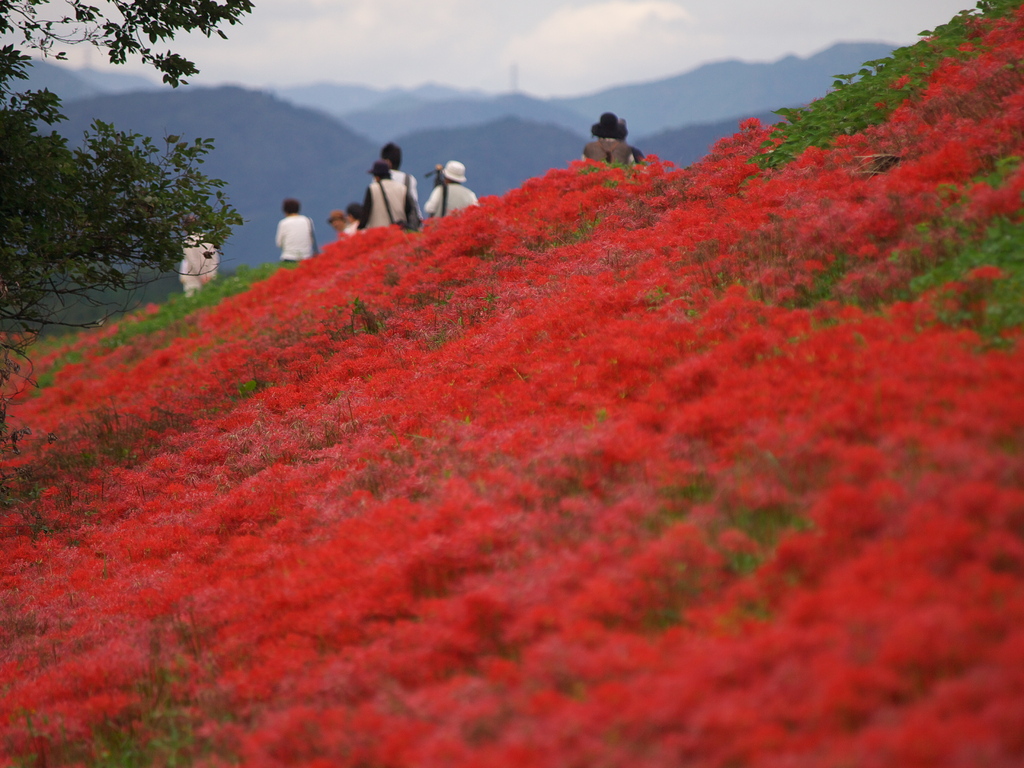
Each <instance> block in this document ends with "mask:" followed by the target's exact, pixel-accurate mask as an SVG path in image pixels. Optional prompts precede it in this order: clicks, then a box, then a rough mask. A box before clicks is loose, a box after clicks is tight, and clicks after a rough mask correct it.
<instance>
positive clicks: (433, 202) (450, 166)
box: [423, 160, 477, 219]
mask: <svg viewBox="0 0 1024 768" xmlns="http://www.w3.org/2000/svg"><path fill="white" fill-rule="evenodd" d="M438 170H439V171H440V173H439V174H438V184H437V185H436V186H435V187H434V189H433V191H432V192H431V193H430V197H428V198H427V202H426V203H424V205H423V211H424V212H425V213H426V214H427V215H428V216H430V217H431V218H434V219H440V218H442V217H443V216H447V215H448V214H449V213H451V212H452V211H457V210H459V209H460V208H468V207H469V206H471V205H476V204H477V197H476V194H475V193H474V192H473V190H471V189H470V188H469V187H467V186H465V183H466V166H465V165H463V164H462V163H460V162H459V161H458V160H449V161H448V162H447V163H445V164H444V168H441V167H440V166H438Z"/></svg>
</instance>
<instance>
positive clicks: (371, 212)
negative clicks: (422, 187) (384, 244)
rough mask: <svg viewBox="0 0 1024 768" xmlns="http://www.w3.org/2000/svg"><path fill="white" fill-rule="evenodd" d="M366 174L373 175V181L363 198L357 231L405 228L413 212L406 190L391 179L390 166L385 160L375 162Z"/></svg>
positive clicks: (410, 199)
mask: <svg viewBox="0 0 1024 768" xmlns="http://www.w3.org/2000/svg"><path fill="white" fill-rule="evenodd" d="M368 173H371V174H373V181H371V182H370V186H368V187H367V188H366V196H365V197H364V198H363V215H362V216H361V217H360V218H359V229H373V228H375V227H390V226H391V225H393V224H398V225H400V226H405V225H406V223H407V222H409V221H410V220H411V218H412V216H413V215H414V211H415V209H414V207H413V204H412V198H410V196H409V194H408V188H407V187H405V186H404V185H402V184H399V183H398V182H397V181H395V180H394V179H392V178H391V166H390V165H388V162H387V161H386V160H378V161H377V162H375V163H374V164H373V168H371V169H370V170H369V171H368Z"/></svg>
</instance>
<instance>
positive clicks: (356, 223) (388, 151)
mask: <svg viewBox="0 0 1024 768" xmlns="http://www.w3.org/2000/svg"><path fill="white" fill-rule="evenodd" d="M590 132H591V134H592V135H593V141H590V142H588V143H587V144H586V145H585V146H584V147H583V159H584V160H597V161H599V162H606V163H619V164H623V165H632V164H634V163H637V162H639V161H640V160H642V159H643V158H644V154H643V152H641V151H640V150H639V149H637V148H636V147H632V146H630V145H629V144H627V143H626V137H627V135H628V134H629V131H628V130H627V128H626V121H625V120H623V119H622V118H620V117H618V116H617V115H616V114H615V113H613V112H605V113H604V114H603V115H601V117H600V119H599V120H598V121H597V122H596V123H595V124H594V125H593V126H591V129H590ZM401 167H402V149H401V147H399V146H398V145H397V144H395V143H393V142H389V143H387V144H385V145H384V147H383V148H382V149H381V151H380V159H378V160H376V161H374V163H373V166H372V167H371V168H370V170H369V171H368V173H369V174H370V175H371V176H372V177H373V178H372V180H371V181H370V183H369V185H368V186H367V188H366V193H365V194H364V196H363V202H362V203H350V204H349V205H348V206H347V207H346V208H345V209H344V210H334V211H331V213H330V215H329V216H328V218H327V222H328V223H329V224H330V225H331V226H332V227H333V228H334V230H335V231H336V232H337V233H338V236H339V237H343V236H347V235H353V234H355V233H357V232H359V231H361V230H364V229H373V228H375V227H392V226H398V227H402V228H403V229H406V230H411V231H417V230H420V229H422V227H423V222H424V214H426V215H427V217H429V218H435V219H436V218H443V217H445V216H448V215H449V214H451V213H454V212H455V211H458V210H460V209H462V208H468V207H470V206H473V205H477V202H478V201H477V196H476V194H475V193H474V192H473V190H471V189H470V188H469V187H467V186H466V166H465V165H464V164H463V163H461V162H459V161H458V160H449V161H448V162H447V163H445V164H444V165H443V166H441V165H437V166H435V169H434V171H432V172H431V174H429V175H433V176H434V188H433V190H431V192H430V196H429V197H428V198H427V202H426V203H424V204H423V207H422V209H421V208H420V202H419V191H418V189H417V184H416V177H415V176H413V175H412V174H410V173H407V172H405V171H403V170H401ZM282 210H283V212H284V218H283V219H281V220H280V221H279V222H278V224H277V235H276V237H275V243H276V244H277V247H278V248H280V249H281V261H284V262H299V261H304V260H305V259H308V258H311V257H312V256H315V255H316V254H317V252H318V250H319V249H318V248H317V244H316V231H315V228H314V226H313V220H312V219H310V218H309V217H308V216H304V215H303V214H302V213H301V212H300V211H301V205H300V203H299V201H298V200H296V199H295V198H292V197H289V198H287V199H285V201H284V203H283V204H282ZM201 239H202V238H199V237H192V238H190V240H189V242H188V244H187V247H186V248H185V254H184V260H183V261H182V263H181V269H180V275H181V283H182V287H183V288H184V291H185V295H186V296H191V295H192V294H193V293H195V292H196V291H198V290H199V289H200V288H202V287H203V285H205V284H206V283H207V282H209V281H210V280H211V279H213V277H215V276H216V274H217V267H218V264H219V259H220V254H219V252H218V251H217V249H216V248H215V247H214V246H212V245H210V244H209V243H204V242H201Z"/></svg>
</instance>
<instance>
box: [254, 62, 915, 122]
mask: <svg viewBox="0 0 1024 768" xmlns="http://www.w3.org/2000/svg"><path fill="white" fill-rule="evenodd" d="M896 47H897V46H896V45H894V44H891V43H874V42H869V43H838V44H836V45H833V46H832V47H830V48H828V49H826V50H824V51H822V52H820V53H817V54H815V55H813V56H809V57H807V58H799V57H797V56H787V57H785V58H783V59H780V60H779V61H775V62H771V63H748V62H742V61H722V62H716V63H712V64H705V65H703V66H701V67H697V68H696V69H694V70H691V71H689V72H686V73H684V74H681V75H677V76H675V77H671V78H668V79H664V80H656V81H653V82H647V83H637V84H633V85H628V86H622V87H616V88H609V89H605V90H601V91H598V92H596V93H594V94H591V95H588V96H578V97H572V98H552V99H539V98H535V97H532V96H528V95H526V94H520V93H513V94H500V95H490V94H485V93H482V92H479V91H455V92H453V90H452V89H450V88H443V87H439V86H423V87H421V88H417V89H412V90H408V91H402V90H399V89H390V90H384V91H374V90H373V89H369V88H364V87H360V86H330V85H319V86H303V87H300V88H277V89H275V90H274V92H275V93H276V94H277V95H278V96H280V97H281V98H283V99H285V100H286V101H290V102H292V103H294V104H298V105H300V106H305V107H312V108H314V109H320V110H322V111H324V112H327V113H328V114H330V115H333V116H335V117H337V118H339V119H340V120H342V122H344V123H345V124H346V125H348V126H349V127H351V128H352V129H354V130H356V131H358V132H360V133H362V134H364V135H366V136H372V137H374V138H376V139H377V140H380V141H388V140H391V139H394V138H395V137H397V136H401V135H403V134H406V133H410V132H412V131H416V130H426V129H431V128H449V127H456V126H459V127H466V126H469V125H479V124H483V123H487V122H491V121H492V120H495V119H497V118H500V117H504V116H506V115H515V116H517V117H521V118H523V119H526V120H534V121H537V122H547V123H553V124H555V125H560V126H562V127H563V128H567V129H568V130H570V131H575V132H576V133H579V134H582V135H584V136H585V135H587V134H589V133H590V126H591V125H593V124H594V123H596V122H597V120H598V118H599V117H600V115H601V113H602V112H608V111H611V112H615V113H617V114H618V115H620V116H623V117H625V118H626V119H627V120H628V122H629V127H630V131H631V132H632V133H633V134H634V135H638V136H647V135H650V134H654V133H658V132H661V131H666V130H670V129H673V128H683V127H685V126H688V125H699V124H706V123H714V122H718V121H721V120H726V119H730V118H732V117H735V116H737V115H744V114H753V113H755V112H767V111H770V110H773V109H778V108H779V107H783V106H789V105H797V104H806V103H807V102H809V101H811V100H813V99H816V98H820V97H821V96H823V95H824V94H825V92H826V91H827V90H828V88H829V87H830V86H831V85H832V79H833V76H834V75H838V74H845V73H849V72H856V71H857V70H858V69H860V66H861V65H862V64H863V63H864V62H865V61H871V60H874V59H880V58H883V57H885V56H888V55H889V54H890V53H892V51H893V50H894V49H895V48H896Z"/></svg>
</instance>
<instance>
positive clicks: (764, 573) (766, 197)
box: [0, 10, 1024, 768]
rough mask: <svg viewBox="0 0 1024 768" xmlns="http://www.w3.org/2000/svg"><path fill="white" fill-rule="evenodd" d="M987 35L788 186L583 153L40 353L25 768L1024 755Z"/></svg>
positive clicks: (1001, 124) (866, 763) (13, 693)
mask: <svg viewBox="0 0 1024 768" xmlns="http://www.w3.org/2000/svg"><path fill="white" fill-rule="evenodd" d="M972 29H973V32H972V35H973V38H972V42H971V45H970V46H969V48H970V51H969V52H965V55H963V56H959V57H950V58H949V59H948V60H947V61H945V62H944V63H942V64H941V65H940V66H938V67H937V68H936V69H935V70H934V72H932V73H931V74H930V75H929V78H930V79H929V80H928V83H927V87H926V88H925V89H923V90H922V92H921V93H920V94H919V95H917V96H915V97H913V98H908V99H906V100H905V101H904V102H903V103H902V104H901V105H899V106H898V107H897V108H896V109H895V111H893V112H892V114H891V115H890V116H889V118H888V119H887V120H886V121H885V122H884V123H882V124H879V125H876V126H874V127H872V128H869V129H867V130H864V131H860V132H856V133H853V134H851V135H845V136H842V137H841V138H839V139H838V140H837V141H835V142H834V143H833V144H832V145H831V146H829V147H828V148H825V149H821V148H813V147H812V148H810V149H807V150H806V151H803V152H802V153H801V154H800V155H799V157H797V159H796V160H795V161H793V162H791V163H788V164H785V165H781V166H779V167H777V168H772V169H768V170H762V169H760V167H759V166H758V165H757V164H755V163H752V162H751V159H752V158H753V157H754V156H756V155H758V154H759V153H761V152H763V151H764V149H763V147H762V145H763V144H764V142H766V141H767V140H769V133H770V129H769V128H767V127H764V126H762V125H760V124H759V123H757V122H756V121H750V122H747V123H745V124H743V126H742V130H741V131H740V132H739V133H737V134H736V135H735V136H733V137H731V138H729V139H726V140H723V141H721V142H720V143H719V144H718V145H716V147H715V148H714V150H713V151H712V152H711V153H710V154H709V155H708V156H707V157H706V158H705V159H704V160H702V161H701V162H699V163H697V164H694V165H693V166H690V167H688V168H684V169H678V168H675V167H672V166H670V165H667V164H662V163H659V162H658V161H657V160H654V161H653V162H650V163H646V164H643V165H640V166H636V167H634V168H621V167H605V166H600V165H597V164H592V163H581V162H575V163H573V164H572V165H570V166H569V167H568V168H563V169H555V170H552V171H551V172H550V173H548V174H547V175H546V176H545V177H543V178H538V179H534V180H531V181H530V182H528V183H527V184H525V185H524V186H523V187H522V188H520V189H518V190H514V191H513V192H510V193H509V194H507V195H506V196H504V197H502V198H500V199H499V198H493V197H492V198H486V199H484V200H482V204H481V205H480V206H479V207H477V208H473V209H469V210H466V211H462V212H460V213H459V214H458V215H455V216H453V217H451V218H448V219H445V220H443V221H440V222H436V223H432V224H430V225H429V226H428V227H427V229H426V231H425V232H424V233H422V234H407V233H403V232H399V231H397V230H395V231H392V230H372V231H369V232H367V233H365V234H362V235H360V236H357V237H350V238H347V239H343V240H339V241H338V242H336V243H333V244H331V245H330V246H328V247H327V248H326V249H325V250H324V253H323V255H321V256H320V257H318V258H316V259H312V260H310V261H308V262H305V263H303V264H301V265H300V266H299V267H298V268H296V269H280V270H278V271H277V272H275V273H274V274H273V275H272V276H271V277H270V278H269V279H267V280H265V281H262V282H258V283H255V284H254V285H253V286H252V288H251V289H250V290H248V291H246V292H244V293H239V294H237V295H234V296H231V297H228V298H225V299H224V300H223V301H221V302H219V303H218V304H216V305H215V306H200V304H199V303H197V304H196V309H195V311H193V312H190V313H188V314H186V315H185V316H184V318H183V319H176V320H174V321H173V322H166V323H164V324H162V325H161V324H160V323H159V322H154V321H155V320H159V317H160V316H161V315H160V312H161V311H162V310H160V309H158V308H156V307H153V308H151V309H150V310H149V311H148V313H147V312H144V313H141V314H138V315H136V316H134V317H131V318H128V319H125V320H123V321H122V322H121V323H120V324H119V325H118V326H116V327H110V328H105V329H102V330H98V331H95V332H90V333H88V334H83V335H80V336H77V337H75V338H74V339H73V340H71V341H68V342H65V343H64V344H62V345H59V346H58V345H53V346H51V347H48V348H43V349H40V351H39V355H38V356H37V357H36V358H35V359H34V363H35V366H36V370H35V375H36V376H37V377H38V378H39V379H40V382H41V383H45V385H44V386H40V387H39V388H38V389H35V390H30V391H26V392H25V393H24V394H23V395H22V396H20V400H19V401H18V402H17V403H16V405H15V407H14V408H12V417H11V423H12V427H14V428H18V427H22V426H25V427H29V428H31V430H32V433H33V437H32V438H31V439H28V440H26V441H24V442H23V444H22V446H21V447H22V454H21V455H20V456H18V457H13V459H14V460H16V462H18V464H17V466H18V468H19V470H20V473H21V478H20V480H19V481H18V483H17V484H16V487H14V491H15V494H14V497H13V499H12V501H11V503H10V504H8V505H7V506H6V507H4V508H2V509H0V514H2V518H0V541H2V547H3V553H4V557H3V561H2V563H0V764H3V765H19V766H21V765H25V766H48V767H50V766H72V765H97V766H99V765H102V766H113V765H118V766H122V765H123V766H136V765H167V766H172V765H203V766H222V765H244V766H285V765H287V766H318V767H319V766H323V767H325V768H326V767H327V766H351V767H352V768H356V767H359V768H371V767H373V768H385V767H386V768H412V767H413V766H415V767H416V768H427V767H430V766H446V767H447V766H451V767H452V768H470V767H479V766H489V767H490V766H493V767H494V768H502V767H503V766H510V767H511V766H514V767H515V768H523V767H524V766H530V767H531V768H533V767H537V768H573V767H576V766H578V767H579V768H583V767H584V766H586V767H587V768H596V767H598V766H608V767H612V766H623V767H626V766H629V767H630V768H634V767H635V766H644V767H645V768H647V767H650V768H662V767H664V768H669V767H670V766H671V767H673V768H674V767H677V766H691V765H692V766H702V767H704V766H708V767H712V766H714V767H719V768H742V767H743V766H759V767H760V766H764V767H765V768H768V767H770V768H798V767H801V766H808V767H811V766H813V767H814V768H828V767H834V768H839V767H840V766H858V767H859V768H874V767H875V766H893V767H896V766H898V767H899V768H913V767H914V766H922V767H923V766H929V767H931V766H950V767H953V766H963V767H965V768H967V767H970V768H978V767H982V766H985V767H991V768H1003V767H1006V768H1009V767H1010V766H1020V765H1024V397H1022V392H1024V347H1022V344H1021V341H1020V327H1021V323H1022V322H1024V317H1022V316H1021V315H1022V309H1021V304H1022V294H1021V288H1022V286H1024V217H1022V209H1024V197H1022V195H1024V164H1022V162H1021V158H1022V157H1024V64H1022V62H1024V11H1021V10H1018V11H1017V12H1015V13H1011V14H1010V15H1009V16H1006V17H1004V18H999V19H995V18H979V19H977V20H976V21H974V22H973V26H972ZM968 53H969V54H970V55H967V54H968ZM902 85H903V83H898V84H897V86H895V87H902ZM879 158H887V159H890V160H891V161H892V162H890V163H886V164H885V165H886V167H885V169H884V170H883V169H881V167H880V166H879V165H878V164H877V162H876V161H877V160H878V159H879ZM200 296H202V294H200ZM182 301H183V300H182ZM147 323H149V324H148V325H147ZM44 375H45V376H46V377H48V378H47V379H46V380H45V382H44V380H43V376H44ZM48 433H53V435H54V436H56V438H57V439H56V440H55V441H52V442H50V441H47V440H46V439H45V437H46V435H47V434H48Z"/></svg>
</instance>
